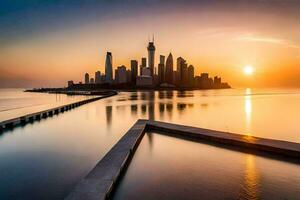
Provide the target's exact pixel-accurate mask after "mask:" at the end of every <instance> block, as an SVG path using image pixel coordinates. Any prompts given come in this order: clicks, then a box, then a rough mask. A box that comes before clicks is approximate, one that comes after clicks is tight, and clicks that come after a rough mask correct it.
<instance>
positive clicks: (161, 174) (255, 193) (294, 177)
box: [113, 133, 300, 200]
mask: <svg viewBox="0 0 300 200" xmlns="http://www.w3.org/2000/svg"><path fill="white" fill-rule="evenodd" d="M113 199H115V200H118V199H122V200H125V199H130V200H134V199H143V200H148V199H149V200H152V199H164V200H171V199H177V200H179V199H182V200H184V199H189V200H194V199H195V200H197V199H205V200H224V199H228V200H229V199H245V200H258V199H269V200H272V199H293V200H297V199H298V200H299V199H300V165H299V164H293V163H288V162H286V161H279V160H276V159H271V158H268V157H262V156H256V155H253V154H249V153H242V152H239V151H233V150H228V149H225V148H220V147H216V146H213V145H211V144H203V143H197V142H194V141H188V140H184V139H179V138H174V137H170V136H165V135H160V134H155V133H146V135H145V137H144V138H143V140H142V142H141V144H140V145H139V147H138V149H137V151H136V153H135V155H134V157H133V159H132V161H131V163H130V166H129V168H128V170H127V172H126V174H125V176H124V178H123V179H122V180H121V182H120V184H119V185H118V187H117V190H116V193H115V196H114V198H113Z"/></svg>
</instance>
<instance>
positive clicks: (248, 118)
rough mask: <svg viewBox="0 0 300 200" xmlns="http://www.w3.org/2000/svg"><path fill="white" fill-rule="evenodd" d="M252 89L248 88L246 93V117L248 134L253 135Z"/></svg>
mask: <svg viewBox="0 0 300 200" xmlns="http://www.w3.org/2000/svg"><path fill="white" fill-rule="evenodd" d="M251 98H252V97H251V89H250V88H247V89H246V91H245V115H246V134H247V135H252V134H251V133H250V132H251V114H252V100H251Z"/></svg>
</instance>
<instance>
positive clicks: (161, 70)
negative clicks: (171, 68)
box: [158, 63, 165, 84]
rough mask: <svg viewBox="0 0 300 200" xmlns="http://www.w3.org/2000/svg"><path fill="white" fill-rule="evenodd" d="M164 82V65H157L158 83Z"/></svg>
mask: <svg viewBox="0 0 300 200" xmlns="http://www.w3.org/2000/svg"><path fill="white" fill-rule="evenodd" d="M164 81H165V65H164V64H161V63H159V64H158V83H159V84H161V83H163V82H164Z"/></svg>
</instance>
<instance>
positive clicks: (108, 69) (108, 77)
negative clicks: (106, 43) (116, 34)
mask: <svg viewBox="0 0 300 200" xmlns="http://www.w3.org/2000/svg"><path fill="white" fill-rule="evenodd" d="M112 70H113V69H112V54H111V52H107V53H106V59H105V81H106V82H107V83H112V80H113V71H112Z"/></svg>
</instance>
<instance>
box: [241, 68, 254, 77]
mask: <svg viewBox="0 0 300 200" xmlns="http://www.w3.org/2000/svg"><path fill="white" fill-rule="evenodd" d="M243 70H244V74H245V75H247V76H251V75H252V74H253V71H254V68H253V67H252V66H251V65H247V66H245V67H244V69H243Z"/></svg>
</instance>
